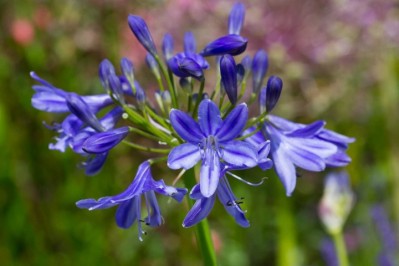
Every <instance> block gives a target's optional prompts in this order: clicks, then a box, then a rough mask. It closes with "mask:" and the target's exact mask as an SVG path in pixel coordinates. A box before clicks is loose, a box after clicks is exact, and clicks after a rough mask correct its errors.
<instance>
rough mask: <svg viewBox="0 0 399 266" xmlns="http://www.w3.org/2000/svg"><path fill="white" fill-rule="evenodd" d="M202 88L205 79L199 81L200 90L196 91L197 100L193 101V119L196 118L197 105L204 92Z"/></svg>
mask: <svg viewBox="0 0 399 266" xmlns="http://www.w3.org/2000/svg"><path fill="white" fill-rule="evenodd" d="M204 87H205V79H204V78H203V79H201V85H200V89H199V91H198V98H197V100H196V101H195V105H194V109H193V117H196V116H197V112H198V106H199V103H200V101H201V99H202V94H203V92H204Z"/></svg>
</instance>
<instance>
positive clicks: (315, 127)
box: [286, 120, 326, 138]
mask: <svg viewBox="0 0 399 266" xmlns="http://www.w3.org/2000/svg"><path fill="white" fill-rule="evenodd" d="M325 125H326V122H324V121H321V120H320V121H316V122H313V123H312V124H309V125H307V126H304V127H302V128H299V129H297V130H294V131H292V132H290V133H288V134H286V136H289V137H297V138H310V137H313V136H314V135H316V134H318V133H319V132H320V131H321V130H322V129H323V127H324V126H325Z"/></svg>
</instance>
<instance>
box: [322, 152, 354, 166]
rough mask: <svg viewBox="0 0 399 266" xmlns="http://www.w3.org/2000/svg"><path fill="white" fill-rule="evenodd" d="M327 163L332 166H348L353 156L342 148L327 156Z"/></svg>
mask: <svg viewBox="0 0 399 266" xmlns="http://www.w3.org/2000/svg"><path fill="white" fill-rule="evenodd" d="M324 161H325V163H326V165H327V166H330V167H344V166H347V165H348V164H349V163H350V162H351V161H352V160H351V158H350V157H349V156H348V155H347V154H346V153H345V152H344V151H342V150H338V152H337V153H335V154H333V155H331V156H329V157H328V158H326V159H325V160H324Z"/></svg>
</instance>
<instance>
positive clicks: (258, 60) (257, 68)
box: [252, 50, 269, 93]
mask: <svg viewBox="0 0 399 266" xmlns="http://www.w3.org/2000/svg"><path fill="white" fill-rule="evenodd" d="M268 67H269V59H268V56H267V53H266V52H265V51H264V50H259V51H257V52H256V53H255V56H254V58H253V60H252V91H253V92H254V93H258V92H259V90H260V88H261V87H262V83H263V79H264V78H265V76H266V72H267V69H268Z"/></svg>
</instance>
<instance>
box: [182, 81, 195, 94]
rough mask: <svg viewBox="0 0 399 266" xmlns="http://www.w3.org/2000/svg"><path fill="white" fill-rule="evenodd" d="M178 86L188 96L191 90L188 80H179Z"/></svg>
mask: <svg viewBox="0 0 399 266" xmlns="http://www.w3.org/2000/svg"><path fill="white" fill-rule="evenodd" d="M179 85H180V87H181V88H182V89H183V90H184V91H185V92H187V93H188V94H191V92H192V90H193V88H192V86H191V82H190V80H189V79H188V78H181V79H180V80H179Z"/></svg>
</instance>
